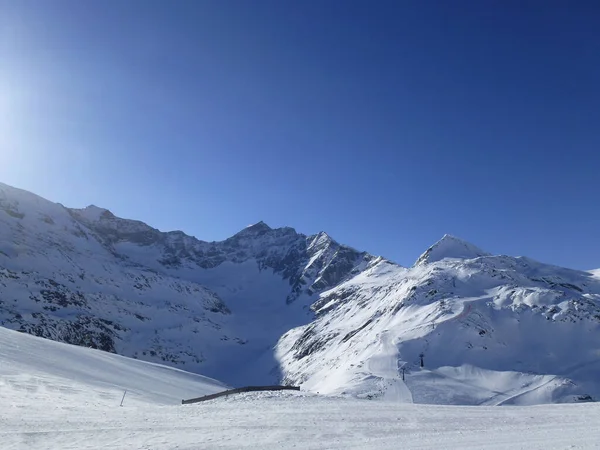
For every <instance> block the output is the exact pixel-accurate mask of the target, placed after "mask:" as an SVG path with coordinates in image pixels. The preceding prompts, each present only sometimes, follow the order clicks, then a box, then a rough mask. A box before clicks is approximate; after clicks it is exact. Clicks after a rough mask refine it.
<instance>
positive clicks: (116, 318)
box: [0, 184, 374, 384]
mask: <svg viewBox="0 0 600 450" xmlns="http://www.w3.org/2000/svg"><path fill="white" fill-rule="evenodd" d="M373 259H374V258H373V257H372V256H370V255H368V254H366V253H360V252H357V251H355V250H353V249H351V248H349V247H346V246H343V245H340V244H338V243H337V242H335V241H334V240H333V239H331V238H330V237H329V236H328V235H327V234H325V233H319V234H317V235H315V236H305V235H302V234H299V233H296V232H295V231H294V230H293V229H291V228H281V229H276V230H273V229H271V228H269V227H268V226H267V225H266V224H264V223H262V222H261V223H258V224H256V225H253V226H250V227H248V228H246V229H244V230H242V231H240V232H239V233H237V234H236V235H235V236H233V237H231V238H229V239H227V240H225V241H223V242H203V241H200V240H197V239H195V238H193V237H191V236H187V235H186V234H184V233H182V232H178V231H177V232H170V233H162V232H160V231H158V230H156V229H154V228H151V227H149V226H148V225H146V224H144V223H142V222H138V221H133V220H125V219H120V218H118V217H115V216H114V215H113V214H111V213H110V212H109V211H108V210H105V209H101V208H98V207H95V206H90V207H88V208H85V209H81V210H76V209H68V208H65V207H63V206H62V205H59V204H55V203H51V202H49V201H47V200H44V199H42V198H40V197H38V196H36V195H34V194H31V193H29V192H25V191H22V190H19V189H15V188H12V187H10V186H7V185H2V184H0V324H2V325H3V326H5V327H8V328H12V329H16V330H20V331H24V332H27V333H31V334H35V335H37V336H41V337H46V338H50V339H55V340H58V341H63V342H67V343H72V344H77V345H84V346H91V347H95V348H100V349H102V350H106V351H111V352H117V353H119V354H123V355H126V356H132V357H136V358H140V359H143V360H147V361H153V362H161V363H167V364H171V365H174V366H177V367H180V368H184V369H186V370H191V371H195V372H201V373H204V374H210V375H211V376H215V377H216V378H219V379H221V378H220V375H221V374H226V376H225V377H224V378H223V380H225V381H227V382H230V383H232V384H242V383H246V384H247V383H254V382H260V381H265V380H266V379H267V378H269V379H276V378H279V373H278V364H277V362H276V361H275V360H274V357H273V347H274V346H275V344H276V342H277V340H278V339H279V337H280V336H281V335H282V334H283V333H285V332H286V331H288V330H289V329H291V328H293V327H295V326H299V325H303V324H305V323H308V322H309V321H310V320H311V319H312V313H311V311H310V310H309V308H308V306H309V304H310V303H311V302H312V301H313V300H314V299H316V298H317V297H316V296H317V294H318V293H319V292H322V291H324V290H326V289H329V288H332V287H334V286H336V285H337V284H339V283H340V282H342V281H344V280H346V279H349V278H350V277H352V276H353V275H354V274H357V273H360V272H361V271H362V270H363V269H364V268H365V267H367V266H368V265H369V263H370V262H371V261H372V260H373ZM240 367H244V369H243V370H240Z"/></svg>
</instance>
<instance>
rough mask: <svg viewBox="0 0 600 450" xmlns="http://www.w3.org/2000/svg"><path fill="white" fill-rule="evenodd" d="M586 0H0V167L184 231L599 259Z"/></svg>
mask: <svg viewBox="0 0 600 450" xmlns="http://www.w3.org/2000/svg"><path fill="white" fill-rule="evenodd" d="M598 24H600V4H598V3H597V2H585V1H584V2H568V1H566V0H565V1H562V2H552V1H545V0H540V1H537V2H533V1H524V2H523V1H504V0H502V1H492V0H484V1H479V0H472V1H466V0H465V1H462V0H461V1H456V2H454V1H445V0H443V1H416V0H415V1H402V0H395V1H381V0H378V1H375V2H371V1H363V2H354V1H330V0H314V1H312V0H309V1H304V0H303V1H291V0H278V1H266V0H253V1H250V0H240V1H236V0H215V1H208V0H189V1H184V0H178V1H173V2H170V1H166V0H164V1H153V0H143V1H142V0H128V1H122V0H118V1H117V0H102V1H100V0H97V1H75V0H74V1H61V0H53V1H41V0H37V1H30V0H0V180H1V181H4V182H6V183H8V184H12V185H15V186H18V187H21V188H25V189H28V190H31V191H34V192H36V193H38V194H40V195H42V196H44V197H46V198H49V199H51V200H53V201H57V202H61V203H63V204H65V205H68V206H74V207H81V206H86V205H88V204H91V203H93V204H96V205H98V206H103V207H107V208H109V209H111V210H112V211H113V212H114V213H115V214H118V215H120V216H124V217H128V218H136V219H141V220H144V221H146V222H147V223H149V224H151V225H153V226H155V227H157V228H159V229H161V230H171V229H181V230H183V231H185V232H187V233H189V234H192V235H195V236H197V237H198V238H201V239H205V240H219V239H223V238H226V237H228V236H229V235H231V234H233V233H235V232H236V231H238V230H239V229H241V228H243V227H244V226H246V225H248V224H250V223H254V222H257V221H259V220H264V221H265V222H267V223H268V224H270V225H271V226H274V227H277V226H284V225H289V226H293V227H295V228H296V229H297V230H298V231H301V232H304V233H314V232H317V231H320V230H325V231H327V232H328V233H329V234H330V235H332V236H333V237H334V238H336V239H337V240H339V241H341V242H343V243H347V244H349V245H352V246H355V247H357V248H359V249H361V250H367V251H370V252H372V253H375V254H382V255H384V256H386V257H388V258H391V259H394V260H396V261H398V262H400V263H402V264H412V262H413V261H414V260H415V259H416V257H417V256H418V255H419V254H420V253H421V252H422V251H424V250H425V249H426V248H427V246H429V245H430V244H432V243H433V242H434V241H436V240H437V239H439V238H440V237H441V236H442V235H443V234H444V233H450V234H454V235H457V236H460V237H462V238H464V239H466V240H468V241H471V242H473V243H475V244H476V245H478V246H480V247H482V248H484V249H486V250H488V251H491V252H494V253H505V254H511V255H527V256H530V257H533V258H535V259H539V260H542V261H546V262H550V263H555V264H559V265H565V266H571V267H576V268H584V269H587V268H595V267H600V237H599V232H600V207H599V206H600V201H599V200H600V26H599V25H598Z"/></svg>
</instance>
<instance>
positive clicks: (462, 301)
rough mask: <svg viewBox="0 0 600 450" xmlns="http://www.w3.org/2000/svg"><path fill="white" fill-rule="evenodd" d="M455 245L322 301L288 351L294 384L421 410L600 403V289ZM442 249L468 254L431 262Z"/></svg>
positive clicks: (586, 278) (280, 352) (573, 275)
mask: <svg viewBox="0 0 600 450" xmlns="http://www.w3.org/2000/svg"><path fill="white" fill-rule="evenodd" d="M447 240H448V237H444V238H443V239H442V241H441V243H440V245H435V246H433V247H432V249H434V251H432V250H431V249H430V250H428V251H427V252H426V253H425V254H424V256H422V257H421V258H419V260H418V261H417V263H416V264H415V266H413V267H412V268H402V267H398V266H396V265H394V264H391V263H389V262H387V261H384V260H381V261H379V262H377V263H376V264H374V265H373V266H372V267H371V268H369V269H368V270H366V271H364V272H363V273H361V274H359V275H357V276H356V277H354V278H353V279H351V280H349V281H347V282H344V283H342V284H340V285H339V286H338V287H336V288H334V289H332V290H329V291H326V292H324V293H322V294H321V296H320V299H319V300H318V301H317V302H315V303H314V304H313V309H314V311H315V314H316V319H315V320H314V321H313V322H311V323H310V324H308V325H305V326H302V327H298V328H296V329H293V330H290V331H289V332H288V333H286V334H285V335H284V336H283V337H282V339H281V340H280V342H279V344H278V348H277V356H278V358H279V359H280V361H281V364H282V370H283V373H284V377H285V380H286V381H287V382H290V383H299V384H301V385H302V386H303V387H304V388H305V389H310V390H313V391H317V392H320V393H327V394H349V395H354V396H360V397H368V398H383V399H390V398H393V399H395V400H397V401H401V402H411V401H414V402H416V403H435V404H470V405H486V404H489V405H501V404H539V403H552V402H573V401H587V400H589V399H598V398H600V384H599V383H598V379H599V377H600V359H599V358H598V356H599V355H600V279H598V278H594V277H592V276H591V275H590V274H589V273H587V272H580V271H574V270H569V269H562V268H558V267H554V266H548V265H544V264H541V263H538V262H535V261H532V260H530V259H527V258H512V257H508V256H492V255H488V254H487V253H485V252H482V251H479V250H475V251H473V252H470V253H465V250H464V249H473V248H476V247H474V246H472V245H470V244H467V243H464V244H457V239H456V238H451V243H452V245H451V246H447V245H446V243H445V241H447ZM438 248H446V249H448V248H450V249H458V250H459V251H458V252H452V251H451V252H444V253H441V254H438V255H437V256H435V257H433V258H432V259H431V260H429V259H428V257H429V256H432V255H436V253H435V249H438ZM442 255H443V257H441V256H442ZM464 258H466V259H464ZM421 355H422V357H423V358H422V359H423V366H421ZM403 372H404V380H403V379H402V377H403V375H402V374H403Z"/></svg>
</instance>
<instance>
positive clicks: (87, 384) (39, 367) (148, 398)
mask: <svg viewBox="0 0 600 450" xmlns="http://www.w3.org/2000/svg"><path fill="white" fill-rule="evenodd" d="M0 361H1V364H0V391H1V392H2V404H3V405H5V404H7V403H8V404H9V405H11V403H13V406H15V407H16V406H18V405H19V404H22V403H26V404H28V405H30V406H31V405H34V404H35V403H38V402H39V403H42V404H43V403H51V404H52V405H53V406H57V405H58V406H61V407H65V406H73V405H83V406H86V407H98V406H111V407H114V406H118V405H119V403H120V402H121V400H122V398H123V394H124V391H125V390H127V394H126V402H124V403H125V404H127V405H138V406H139V405H145V404H152V405H156V404H163V405H176V404H181V400H182V399H184V398H193V397H198V396H201V395H207V394H212V393H215V392H220V391H222V390H224V389H227V386H226V385H225V384H223V383H220V382H219V381H216V380H213V379H211V378H207V377H203V376H201V375H195V374H192V373H189V372H184V371H181V370H178V369H174V368H171V367H167V366H163V365H160V364H152V363H147V362H144V361H138V360H135V359H131V358H126V357H123V356H119V355H115V354H113V353H108V352H103V351H100V350H94V349H89V348H83V347H77V346H74V345H69V344H63V343H60V342H54V341H51V340H48V339H41V338H38V337H35V336H29V335H27V334H25V333H19V332H17V331H13V330H8V329H6V328H2V327H0Z"/></svg>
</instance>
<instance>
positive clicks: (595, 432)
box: [0, 328, 600, 450]
mask: <svg viewBox="0 0 600 450" xmlns="http://www.w3.org/2000/svg"><path fill="white" fill-rule="evenodd" d="M384 345H385V343H384ZM373 364H374V369H375V370H378V371H381V372H386V371H389V370H391V369H392V368H389V367H387V366H386V365H385V364H382V365H378V364H377V362H374V363H373ZM223 387H224V386H223V385H221V384H220V383H219V382H217V381H215V380H211V379H208V378H205V377H201V376H197V375H192V374H189V373H186V372H182V371H178V370H174V369H170V368H166V367H163V366H158V365H152V364H148V363H143V362H140V361H137V360H132V359H127V358H123V357H120V356H116V355H112V354H108V353H102V352H99V351H96V350H91V349H86V348H81V347H73V346H69V345H65V344H60V343H57V342H53V341H46V340H43V339H39V338H35V337H32V336H28V335H24V334H20V333H17V332H14V331H10V330H6V329H3V328H0V443H1V448H2V449H175V448H177V449H213V448H214V449H266V450H268V449H289V448H299V449H334V448H338V449H350V448H356V449H377V450H385V449H397V448H404V449H442V448H443V449H451V448H457V449H482V448H490V449H515V448H526V449H544V450H547V449H566V448H578V449H582V448H598V443H600V429H599V428H598V427H597V424H598V423H599V421H600V406H599V405H597V404H595V403H588V404H570V405H544V406H534V407H505V408H500V407H463V406H427V405H412V404H406V403H404V404H401V403H397V402H392V401H385V400H383V401H369V400H357V399H352V398H336V397H319V396H315V395H313V394H306V393H303V392H300V393H295V392H294V393H290V392H277V393H253V394H242V395H238V396H232V397H227V398H221V399H217V400H213V401H209V402H206V403H202V404H195V405H185V406H181V405H179V404H176V403H178V402H179V401H180V399H181V398H184V397H188V396H191V395H201V394H204V393H209V392H215V391H218V390H221V389H223ZM125 388H127V389H129V391H128V392H129V393H128V395H127V397H126V398H125V402H124V406H123V407H119V402H120V400H121V396H122V391H123V389H125Z"/></svg>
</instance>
